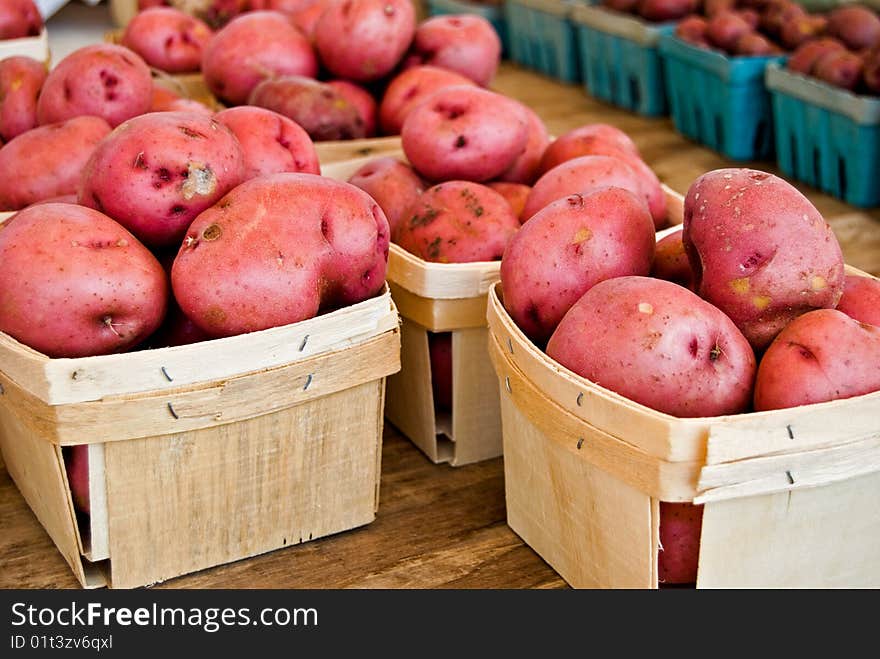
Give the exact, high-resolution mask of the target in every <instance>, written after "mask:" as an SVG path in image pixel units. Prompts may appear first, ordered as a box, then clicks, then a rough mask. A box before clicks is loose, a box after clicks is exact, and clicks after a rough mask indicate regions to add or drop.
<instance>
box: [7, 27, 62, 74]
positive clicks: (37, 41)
mask: <svg viewBox="0 0 880 659" xmlns="http://www.w3.org/2000/svg"><path fill="white" fill-rule="evenodd" d="M16 56H24V57H32V58H33V59H35V60H39V61H40V62H45V63H46V65H47V66H48V64H49V60H50V54H49V33H48V32H47V31H46V29H45V28H43V31H42V32H40V34H39V36H36V37H23V38H21V39H0V60H3V59H6V58H7V57H16Z"/></svg>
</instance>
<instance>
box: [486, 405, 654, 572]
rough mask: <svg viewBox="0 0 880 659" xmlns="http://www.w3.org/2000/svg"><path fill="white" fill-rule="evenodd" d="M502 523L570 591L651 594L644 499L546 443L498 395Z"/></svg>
mask: <svg viewBox="0 0 880 659" xmlns="http://www.w3.org/2000/svg"><path fill="white" fill-rule="evenodd" d="M501 411H502V417H503V423H504V482H505V496H506V499H507V523H508V524H509V525H510V527H511V528H512V529H513V530H514V531H515V532H516V533H517V534H518V535H519V536H520V537H521V538H522V539H523V540H525V542H526V543H527V544H528V545H529V546H530V547H532V549H534V550H535V551H536V552H537V553H538V554H539V555H540V556H541V557H542V558H543V559H544V560H545V561H547V562H548V563H549V564H550V565H551V566H552V567H553V569H554V570H556V571H557V572H558V573H559V574H560V575H561V576H562V578H563V579H565V580H566V581H567V582H568V583H569V584H570V585H571V586H573V587H575V588H652V587H654V586H655V585H656V568H655V567H654V565H655V564H656V554H655V553H653V552H655V551H656V542H654V543H652V536H653V527H654V521H653V519H652V517H653V515H652V510H653V507H654V504H653V503H652V501H651V498H650V497H649V496H647V495H645V494H644V493H642V492H640V491H639V490H638V489H636V488H634V487H631V486H629V485H626V484H625V483H622V482H621V481H619V480H617V479H616V478H614V477H613V476H610V475H608V474H607V473H605V472H604V471H602V470H601V469H598V468H596V467H594V466H592V465H590V464H589V463H588V462H586V461H584V460H573V459H572V457H571V455H570V454H569V453H568V452H567V451H565V450H564V449H563V448H562V447H561V446H559V445H558V444H556V443H555V442H551V441H547V439H546V437H545V436H544V435H543V434H542V433H541V431H539V430H538V429H537V428H535V427H534V426H533V425H532V424H531V422H530V421H529V420H528V419H527V418H526V417H525V416H523V415H522V414H521V413H520V412H519V410H518V409H517V407H516V404H515V403H514V402H513V401H512V400H511V399H510V397H509V396H507V395H506V394H505V393H504V391H503V390H502V394H501Z"/></svg>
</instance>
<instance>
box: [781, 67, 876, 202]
mask: <svg viewBox="0 0 880 659" xmlns="http://www.w3.org/2000/svg"><path fill="white" fill-rule="evenodd" d="M766 80H767V88H768V89H769V90H770V95H771V97H772V99H773V121H774V124H775V131H776V162H777V163H778V165H779V169H781V170H782V171H783V172H784V173H785V175H786V176H790V177H791V178H794V179H797V180H799V181H803V182H804V183H807V184H809V185H812V186H813V187H816V188H818V189H820V190H822V191H823V192H827V193H828V194H831V195H834V196H835V197H837V198H838V199H843V200H844V201H845V202H846V203H848V204H852V205H854V206H860V207H862V208H870V207H873V206H878V205H880V98H877V97H876V96H861V95H857V94H854V93H852V92H850V91H847V90H845V89H839V88H837V87H832V86H831V85H828V84H826V83H824V82H822V81H821V80H817V79H815V78H811V77H807V76H803V75H800V74H798V73H796V72H794V71H789V70H787V69H784V68H782V67H781V66H779V65H778V64H770V65H769V66H768V67H767V74H766Z"/></svg>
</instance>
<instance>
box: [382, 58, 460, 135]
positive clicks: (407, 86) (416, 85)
mask: <svg viewBox="0 0 880 659" xmlns="http://www.w3.org/2000/svg"><path fill="white" fill-rule="evenodd" d="M475 84H476V83H474V82H473V81H472V80H471V79H470V78H465V77H464V76H463V75H461V74H459V73H455V72H454V71H447V70H446V69H441V68H439V67H436V66H414V67H412V68H411V69H406V70H405V71H403V72H401V73H399V74H398V75H397V76H395V77H394V78H392V79H391V82H390V83H389V84H388V87H386V89H385V93H384V94H383V96H382V102H381V103H380V104H379V123H380V124H381V126H382V131H383V132H384V133H385V134H386V135H399V134H400V129H401V128H402V127H403V121H404V119H406V117H407V115H408V114H409V113H410V112H411V111H412V109H413V108H415V107H416V106H417V105H418V104H419V103H421V102H422V101H423V100H425V99H426V98H428V96H430V95H431V94H433V93H434V92H437V91H440V90H441V89H443V88H444V87H455V86H457V85H475Z"/></svg>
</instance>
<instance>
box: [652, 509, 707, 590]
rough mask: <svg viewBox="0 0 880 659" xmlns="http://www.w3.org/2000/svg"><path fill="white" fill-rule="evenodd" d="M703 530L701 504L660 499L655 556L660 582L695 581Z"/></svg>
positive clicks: (685, 582)
mask: <svg viewBox="0 0 880 659" xmlns="http://www.w3.org/2000/svg"><path fill="white" fill-rule="evenodd" d="M702 532H703V506H702V505H699V506H695V505H694V504H692V503H687V502H681V503H670V502H668V501H661V502H660V552H659V554H658V556H657V580H658V581H659V582H660V584H688V583H696V581H697V566H698V564H699V559H700V536H701V535H702Z"/></svg>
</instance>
